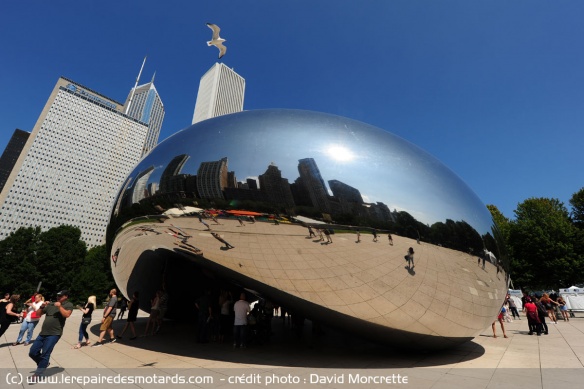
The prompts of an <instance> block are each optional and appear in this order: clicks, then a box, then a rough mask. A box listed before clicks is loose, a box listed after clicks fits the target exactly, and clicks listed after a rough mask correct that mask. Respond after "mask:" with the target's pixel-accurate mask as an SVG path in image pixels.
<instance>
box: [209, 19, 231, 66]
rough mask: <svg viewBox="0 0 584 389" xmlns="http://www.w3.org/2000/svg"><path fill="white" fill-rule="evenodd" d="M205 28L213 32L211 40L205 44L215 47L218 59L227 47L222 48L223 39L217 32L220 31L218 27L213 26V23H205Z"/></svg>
mask: <svg viewBox="0 0 584 389" xmlns="http://www.w3.org/2000/svg"><path fill="white" fill-rule="evenodd" d="M207 27H209V28H210V29H211V30H213V37H212V38H211V40H210V41H209V42H207V46H211V45H212V46H215V47H216V48H218V49H219V58H221V57H223V56H224V55H225V53H226V52H227V47H225V46H223V42H225V39H223V38H221V37H220V36H219V31H221V29H220V28H219V26H218V25H216V24H213V23H207Z"/></svg>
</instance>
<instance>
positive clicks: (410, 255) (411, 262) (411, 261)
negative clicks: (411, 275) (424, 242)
mask: <svg viewBox="0 0 584 389" xmlns="http://www.w3.org/2000/svg"><path fill="white" fill-rule="evenodd" d="M406 257H407V258H408V267H409V268H410V269H413V268H414V267H415V265H414V248H413V247H410V248H409V249H408V253H407V255H406Z"/></svg>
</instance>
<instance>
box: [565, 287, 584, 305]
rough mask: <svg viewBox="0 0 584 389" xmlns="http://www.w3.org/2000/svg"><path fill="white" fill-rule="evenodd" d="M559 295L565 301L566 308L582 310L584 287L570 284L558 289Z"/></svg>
mask: <svg viewBox="0 0 584 389" xmlns="http://www.w3.org/2000/svg"><path fill="white" fill-rule="evenodd" d="M560 296H562V298H563V299H564V300H565V301H566V306H567V307H568V309H570V310H573V311H584V288H578V287H576V286H571V287H569V288H564V289H560Z"/></svg>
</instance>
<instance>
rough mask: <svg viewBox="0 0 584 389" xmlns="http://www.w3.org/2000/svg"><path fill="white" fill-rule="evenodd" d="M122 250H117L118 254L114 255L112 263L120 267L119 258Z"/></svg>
mask: <svg viewBox="0 0 584 389" xmlns="http://www.w3.org/2000/svg"><path fill="white" fill-rule="evenodd" d="M120 250H121V248H118V249H117V250H116V252H115V253H114V254H113V255H112V262H113V263H114V265H116V266H117V265H118V256H119V255H120Z"/></svg>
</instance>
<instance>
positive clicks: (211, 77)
mask: <svg viewBox="0 0 584 389" xmlns="http://www.w3.org/2000/svg"><path fill="white" fill-rule="evenodd" d="M244 94H245V79H244V78H243V77H241V76H240V75H239V74H237V73H235V72H234V71H233V70H232V69H229V68H228V67H227V66H225V65H224V64H222V63H216V64H215V65H213V66H212V67H211V69H209V70H208V71H207V73H205V74H204V75H203V77H201V82H200V83H199V92H198V93H197V102H196V104H195V112H194V114H193V124H195V123H198V122H200V121H203V120H207V119H210V118H214V117H217V116H221V115H226V114H229V113H234V112H241V111H243V97H244Z"/></svg>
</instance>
